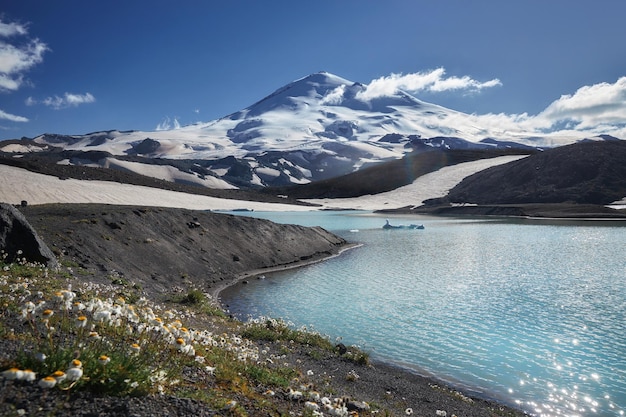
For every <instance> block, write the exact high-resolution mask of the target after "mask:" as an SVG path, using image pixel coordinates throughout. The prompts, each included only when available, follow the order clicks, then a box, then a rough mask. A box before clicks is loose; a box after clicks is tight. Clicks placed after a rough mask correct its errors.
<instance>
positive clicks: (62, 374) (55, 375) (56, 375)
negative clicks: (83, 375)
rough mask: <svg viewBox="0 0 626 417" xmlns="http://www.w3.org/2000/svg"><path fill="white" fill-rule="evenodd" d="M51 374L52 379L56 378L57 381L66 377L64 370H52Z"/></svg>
mask: <svg viewBox="0 0 626 417" xmlns="http://www.w3.org/2000/svg"><path fill="white" fill-rule="evenodd" d="M51 376H52V377H53V378H54V379H56V381H57V383H59V382H63V381H64V380H65V378H66V377H67V375H65V372H63V371H54V373H53V374H52V375H51Z"/></svg>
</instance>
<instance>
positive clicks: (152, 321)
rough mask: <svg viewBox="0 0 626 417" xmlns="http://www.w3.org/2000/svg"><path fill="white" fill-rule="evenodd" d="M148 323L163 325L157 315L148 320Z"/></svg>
mask: <svg viewBox="0 0 626 417" xmlns="http://www.w3.org/2000/svg"><path fill="white" fill-rule="evenodd" d="M150 324H151V325H153V326H157V327H160V326H163V320H162V319H160V318H159V317H155V318H153V319H152V320H150Z"/></svg>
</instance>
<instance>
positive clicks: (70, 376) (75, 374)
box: [65, 361, 83, 382]
mask: <svg viewBox="0 0 626 417" xmlns="http://www.w3.org/2000/svg"><path fill="white" fill-rule="evenodd" d="M78 362H79V363H80V361H78ZM65 375H66V376H67V380H68V381H72V382H73V381H78V380H79V379H80V378H82V376H83V370H82V368H81V367H80V366H72V367H71V368H69V369H68V370H67V372H66V373H65Z"/></svg>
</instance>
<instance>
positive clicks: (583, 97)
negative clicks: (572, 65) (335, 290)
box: [538, 77, 626, 130]
mask: <svg viewBox="0 0 626 417" xmlns="http://www.w3.org/2000/svg"><path fill="white" fill-rule="evenodd" d="M538 117H541V118H543V119H545V120H546V121H547V122H551V124H552V125H555V124H563V123H565V122H570V123H572V124H574V125H576V127H577V129H579V130H585V129H591V128H593V127H595V126H602V125H614V124H621V125H625V124H626V77H621V78H619V79H618V80H617V81H616V82H615V83H614V84H609V83H600V84H594V85H591V86H584V87H581V88H579V89H578V90H577V91H576V92H575V93H574V94H568V95H563V96H561V97H560V98H559V99H558V100H556V101H554V102H552V103H551V104H550V105H549V106H548V107H547V108H546V109H545V110H544V111H543V112H541V113H540V114H539V115H538Z"/></svg>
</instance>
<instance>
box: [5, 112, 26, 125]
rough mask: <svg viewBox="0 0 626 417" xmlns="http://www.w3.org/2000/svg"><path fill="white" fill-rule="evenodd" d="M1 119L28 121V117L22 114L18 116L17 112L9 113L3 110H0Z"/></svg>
mask: <svg viewBox="0 0 626 417" xmlns="http://www.w3.org/2000/svg"><path fill="white" fill-rule="evenodd" d="M0 119H2V120H9V121H11V122H22V123H23V122H27V121H28V119H27V118H26V117H22V116H16V115H15V114H11V113H7V112H5V111H3V110H0Z"/></svg>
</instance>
